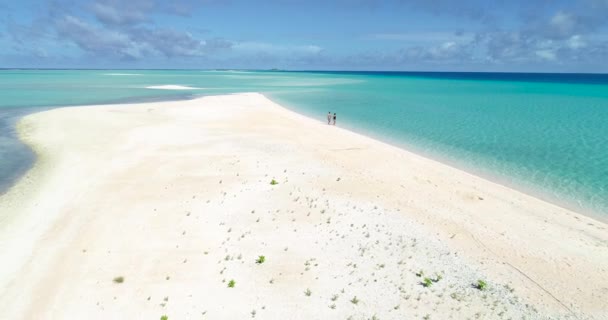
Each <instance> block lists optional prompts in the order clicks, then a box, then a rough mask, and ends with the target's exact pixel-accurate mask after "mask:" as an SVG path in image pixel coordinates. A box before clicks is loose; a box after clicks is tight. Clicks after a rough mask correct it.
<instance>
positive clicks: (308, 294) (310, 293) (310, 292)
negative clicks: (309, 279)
mask: <svg viewBox="0 0 608 320" xmlns="http://www.w3.org/2000/svg"><path fill="white" fill-rule="evenodd" d="M304 294H305V295H306V296H307V297H310V295H312V291H310V289H306V291H304Z"/></svg>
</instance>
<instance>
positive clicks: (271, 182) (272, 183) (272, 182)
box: [270, 179, 279, 186]
mask: <svg viewBox="0 0 608 320" xmlns="http://www.w3.org/2000/svg"><path fill="white" fill-rule="evenodd" d="M270 184H271V185H273V186H274V185H277V184H279V183H278V182H277V181H276V180H275V179H272V180H271V181H270Z"/></svg>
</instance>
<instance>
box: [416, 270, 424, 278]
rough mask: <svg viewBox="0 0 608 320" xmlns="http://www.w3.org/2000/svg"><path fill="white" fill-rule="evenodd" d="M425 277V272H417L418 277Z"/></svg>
mask: <svg viewBox="0 0 608 320" xmlns="http://www.w3.org/2000/svg"><path fill="white" fill-rule="evenodd" d="M423 275H424V271H422V270H420V271H418V272H416V277H422V276H423Z"/></svg>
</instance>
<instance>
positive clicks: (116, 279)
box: [112, 276, 125, 283]
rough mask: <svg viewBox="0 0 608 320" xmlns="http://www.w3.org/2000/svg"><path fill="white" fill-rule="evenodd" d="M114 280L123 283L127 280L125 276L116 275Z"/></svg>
mask: <svg viewBox="0 0 608 320" xmlns="http://www.w3.org/2000/svg"><path fill="white" fill-rule="evenodd" d="M112 281H114V283H123V282H125V278H124V277H122V276H121V277H116V278H114V279H113V280H112Z"/></svg>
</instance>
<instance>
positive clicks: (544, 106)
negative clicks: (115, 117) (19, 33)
mask: <svg viewBox="0 0 608 320" xmlns="http://www.w3.org/2000/svg"><path fill="white" fill-rule="evenodd" d="M165 85H178V86H185V87H189V89H187V90H163V89H152V88H149V87H151V86H165ZM236 92H261V93H263V94H265V95H266V96H267V97H269V98H271V99H272V100H274V101H276V102H278V103H280V104H282V105H283V106H285V107H288V108H290V109H292V110H294V111H297V112H299V113H302V114H304V115H307V116H310V117H313V118H318V119H319V121H325V116H326V114H327V112H328V111H331V112H332V113H333V112H336V113H337V118H338V125H339V126H341V127H346V128H348V129H350V130H352V131H355V132H359V133H363V134H366V135H368V136H372V137H374V138H377V139H380V140H383V141H385V142H388V143H391V144H393V145H396V146H400V147H403V148H406V149H408V150H412V151H414V152H417V153H421V154H423V155H425V156H428V157H431V158H434V159H437V160H439V161H442V162H446V163H448V164H450V165H452V166H455V167H458V168H461V169H464V170H467V171H470V172H472V173H474V174H478V175H481V176H484V177H487V178H489V179H491V180H494V181H497V182H499V183H502V184H505V185H508V186H511V187H515V188H517V189H520V190H522V191H525V192H528V193H532V194H534V195H536V196H538V197H541V198H543V199H545V200H549V201H552V202H554V203H558V204H560V205H563V206H566V207H570V208H573V209H575V210H577V211H579V212H583V213H590V214H595V215H601V216H603V217H608V75H598V74H595V75H594V74H522V73H424V72H318V71H316V72H282V71H276V72H271V71H202V70H187V71H184V70H0V97H1V99H0V192H4V191H6V190H7V188H8V187H9V186H10V185H11V184H13V183H14V182H15V181H16V180H17V179H18V178H19V176H20V175H22V174H23V173H24V172H25V171H26V170H27V169H28V168H29V167H30V166H31V164H32V162H33V161H34V156H33V154H32V152H31V151H30V150H29V149H28V148H27V147H25V146H24V145H23V144H21V143H20V142H19V141H18V140H17V139H16V136H15V131H14V124H15V123H16V121H17V120H18V119H19V118H20V117H21V116H23V115H24V114H27V113H30V112H35V111H37V110H42V109H46V108H49V107H57V106H72V105H88V104H107V103H120V102H138V101H155V100H173V99H188V98H193V97H197V96H203V95H215V94H225V93H236Z"/></svg>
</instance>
